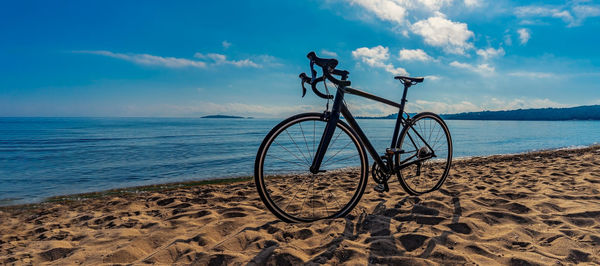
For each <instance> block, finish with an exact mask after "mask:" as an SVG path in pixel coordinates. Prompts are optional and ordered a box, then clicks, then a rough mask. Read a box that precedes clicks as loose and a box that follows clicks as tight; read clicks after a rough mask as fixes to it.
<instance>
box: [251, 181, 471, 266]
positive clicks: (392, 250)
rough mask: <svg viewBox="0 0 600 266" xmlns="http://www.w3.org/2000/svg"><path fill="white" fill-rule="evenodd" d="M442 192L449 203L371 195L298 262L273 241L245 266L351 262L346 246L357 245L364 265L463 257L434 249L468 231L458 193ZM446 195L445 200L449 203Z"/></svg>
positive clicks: (349, 249)
mask: <svg viewBox="0 0 600 266" xmlns="http://www.w3.org/2000/svg"><path fill="white" fill-rule="evenodd" d="M446 193H448V192H447V191H442V194H446ZM446 196H450V197H443V199H445V200H446V202H445V203H451V205H452V206H451V207H449V206H447V205H446V204H444V202H442V201H441V198H439V199H440V200H429V199H428V198H425V199H421V198H419V197H412V196H408V197H403V198H402V199H401V200H400V201H398V202H395V203H394V202H392V201H391V200H390V198H387V199H386V198H380V199H371V201H372V202H373V203H374V202H377V204H376V206H375V208H374V209H373V210H372V211H370V212H368V213H367V212H366V211H365V210H364V209H363V210H362V211H353V212H352V213H351V214H349V215H348V216H347V217H345V218H343V223H344V230H343V232H342V233H341V234H339V235H338V236H336V237H334V238H333V239H332V240H330V241H329V242H327V243H325V244H323V245H321V246H320V247H315V248H311V249H310V250H303V251H304V252H305V253H307V254H313V256H312V258H311V259H310V260H308V261H304V262H303V261H298V258H295V257H293V256H291V257H290V256H287V255H286V256H282V255H283V254H277V253H278V248H280V247H283V246H285V245H287V244H285V243H279V242H273V243H272V245H270V246H267V247H265V248H264V249H263V250H262V251H261V252H259V253H258V254H257V255H256V256H254V257H253V258H252V260H251V261H250V263H249V265H255V264H257V265H261V264H264V263H267V262H269V261H271V262H277V263H278V264H280V263H284V264H285V263H292V264H295V263H308V264H313V263H316V264H323V263H332V262H335V263H343V262H346V261H353V262H355V261H354V259H356V257H357V256H356V255H357V254H355V253H356V251H355V250H353V249H352V248H349V246H350V247H351V246H357V245H358V246H366V247H367V248H366V250H365V252H366V253H367V261H365V262H366V263H369V264H373V263H377V264H402V263H413V264H414V263H419V262H421V263H422V262H425V260H427V259H433V260H434V261H437V260H442V259H443V260H444V261H457V262H458V261H463V259H462V257H460V256H457V257H453V256H455V255H452V254H448V253H440V252H437V251H436V247H437V246H438V245H441V246H445V247H447V248H450V249H452V245H453V243H452V241H449V238H448V237H449V236H450V235H452V234H455V233H461V234H470V233H471V229H470V227H469V226H468V225H466V224H464V223H460V222H459V220H460V217H461V215H462V210H461V204H460V199H459V198H458V196H457V195H449V194H446ZM447 199H451V202H448V201H447ZM336 220H337V221H339V219H334V220H330V221H328V222H326V223H329V224H331V223H334V221H336ZM273 222H275V221H271V222H269V223H266V224H265V226H268V224H273ZM294 227H298V226H297V225H295V226H294ZM433 227H435V229H434V228H433ZM307 228H310V227H307ZM440 228H444V230H440ZM290 229H291V228H290ZM317 237H319V236H317ZM360 257H364V256H360Z"/></svg>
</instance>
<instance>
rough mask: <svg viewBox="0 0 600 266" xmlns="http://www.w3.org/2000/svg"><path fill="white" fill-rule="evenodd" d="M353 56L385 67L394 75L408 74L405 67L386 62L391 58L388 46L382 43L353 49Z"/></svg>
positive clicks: (373, 65) (370, 63) (376, 65)
mask: <svg viewBox="0 0 600 266" xmlns="http://www.w3.org/2000/svg"><path fill="white" fill-rule="evenodd" d="M352 56H353V57H354V58H355V59H360V60H361V61H362V62H363V63H365V64H367V65H369V66H371V67H377V68H383V69H385V71H387V72H390V73H392V74H394V75H408V72H406V70H405V69H404V68H401V67H394V65H392V64H391V63H386V61H388V59H389V58H390V53H389V49H388V48H387V47H383V46H381V45H379V46H375V47H373V48H367V47H361V48H358V49H356V50H354V51H352Z"/></svg>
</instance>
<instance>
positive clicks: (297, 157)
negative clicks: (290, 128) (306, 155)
mask: <svg viewBox="0 0 600 266" xmlns="http://www.w3.org/2000/svg"><path fill="white" fill-rule="evenodd" d="M273 142H275V144H277V145H279V146H280V147H282V148H283V149H284V150H286V151H287V152H288V153H289V154H291V155H292V156H294V157H296V159H298V160H300V161H303V160H302V159H300V158H298V156H296V154H294V153H292V152H291V151H289V150H288V149H286V148H285V147H283V145H281V144H279V142H277V141H275V140H274V141H273ZM304 162H306V160H304ZM306 166H308V167H310V165H309V164H308V163H307V164H306Z"/></svg>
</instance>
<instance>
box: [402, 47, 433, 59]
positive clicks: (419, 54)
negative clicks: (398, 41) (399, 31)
mask: <svg viewBox="0 0 600 266" xmlns="http://www.w3.org/2000/svg"><path fill="white" fill-rule="evenodd" d="M398 58H399V59H400V60H406V61H430V60H433V58H432V57H431V56H429V55H428V54H427V53H425V51H423V50H421V49H414V50H411V49H402V50H400V52H399V53H398Z"/></svg>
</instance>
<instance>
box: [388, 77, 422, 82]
mask: <svg viewBox="0 0 600 266" xmlns="http://www.w3.org/2000/svg"><path fill="white" fill-rule="evenodd" d="M394 79H398V80H402V81H405V80H408V81H410V82H411V83H412V82H414V83H421V82H423V80H424V79H425V78H424V77H417V78H411V77H405V76H395V77H394Z"/></svg>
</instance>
